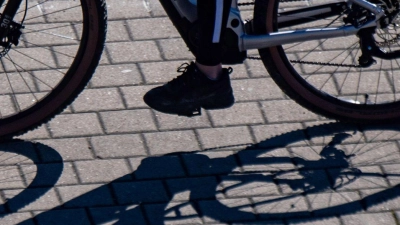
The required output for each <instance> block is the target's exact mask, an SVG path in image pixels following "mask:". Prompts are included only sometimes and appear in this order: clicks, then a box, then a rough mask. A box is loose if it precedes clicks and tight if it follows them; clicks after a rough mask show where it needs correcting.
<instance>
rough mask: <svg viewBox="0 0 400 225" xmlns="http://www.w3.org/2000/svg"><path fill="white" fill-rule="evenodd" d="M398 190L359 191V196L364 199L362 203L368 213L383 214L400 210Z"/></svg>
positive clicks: (395, 188)
mask: <svg viewBox="0 0 400 225" xmlns="http://www.w3.org/2000/svg"><path fill="white" fill-rule="evenodd" d="M399 191H400V190H399V188H398V187H393V188H387V189H382V188H376V189H369V190H361V191H360V194H361V196H362V198H363V199H364V201H363V203H364V204H365V206H364V207H365V208H366V210H367V211H368V212H383V211H390V210H398V209H399V208H400V202H399V200H400V198H399V194H398V193H399Z"/></svg>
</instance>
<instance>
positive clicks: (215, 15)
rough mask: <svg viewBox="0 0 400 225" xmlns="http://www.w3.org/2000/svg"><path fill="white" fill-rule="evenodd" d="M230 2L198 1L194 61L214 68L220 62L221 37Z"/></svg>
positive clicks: (217, 0)
mask: <svg viewBox="0 0 400 225" xmlns="http://www.w3.org/2000/svg"><path fill="white" fill-rule="evenodd" d="M231 1H232V0H198V1H197V14H198V19H199V46H198V49H197V56H196V61H197V62H198V63H200V64H202V65H206V66H216V65H218V64H220V63H221V61H222V44H221V42H222V41H223V35H224V31H225V27H226V23H227V21H228V16H229V9H230V6H231Z"/></svg>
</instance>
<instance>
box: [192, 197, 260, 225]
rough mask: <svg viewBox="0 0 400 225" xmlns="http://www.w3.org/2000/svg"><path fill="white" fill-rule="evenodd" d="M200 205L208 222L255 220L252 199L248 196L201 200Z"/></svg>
mask: <svg viewBox="0 0 400 225" xmlns="http://www.w3.org/2000/svg"><path fill="white" fill-rule="evenodd" d="M199 207H200V210H201V211H202V213H203V215H204V216H203V217H204V220H205V222H207V223H210V222H218V221H226V222H232V221H235V222H239V221H252V220H255V214H254V212H253V208H252V206H251V203H250V200H249V199H246V198H242V199H223V200H219V201H218V200H210V201H200V202H199Z"/></svg>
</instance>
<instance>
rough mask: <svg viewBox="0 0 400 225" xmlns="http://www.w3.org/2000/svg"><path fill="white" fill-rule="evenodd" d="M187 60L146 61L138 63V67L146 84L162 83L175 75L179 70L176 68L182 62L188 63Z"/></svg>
mask: <svg viewBox="0 0 400 225" xmlns="http://www.w3.org/2000/svg"><path fill="white" fill-rule="evenodd" d="M188 62H189V61H187V60H186V61H185V60H180V61H162V62H146V63H140V64H139V66H140V69H141V71H142V73H143V75H144V77H145V81H146V83H147V84H158V85H160V84H164V83H167V82H168V81H170V80H172V79H173V78H175V77H177V76H178V75H179V74H181V73H179V72H177V70H178V68H179V67H180V66H181V65H182V64H183V63H188Z"/></svg>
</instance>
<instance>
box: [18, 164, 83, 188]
mask: <svg viewBox="0 0 400 225" xmlns="http://www.w3.org/2000/svg"><path fill="white" fill-rule="evenodd" d="M38 166H40V167H41V168H40V170H39V171H42V172H41V174H37V173H38V172H37V171H38V169H37V167H38ZM21 170H22V173H23V175H24V177H25V179H26V181H27V182H28V185H29V184H31V182H32V181H33V179H34V178H35V177H36V176H39V177H38V178H47V179H37V180H36V181H35V182H34V184H32V186H33V187H41V186H60V185H73V184H78V178H77V175H76V173H75V171H74V169H73V166H72V163H63V164H61V163H56V164H54V163H53V164H40V165H22V166H21ZM58 172H59V173H60V174H58ZM50 178H51V179H50ZM54 180H55V181H56V183H54Z"/></svg>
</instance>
